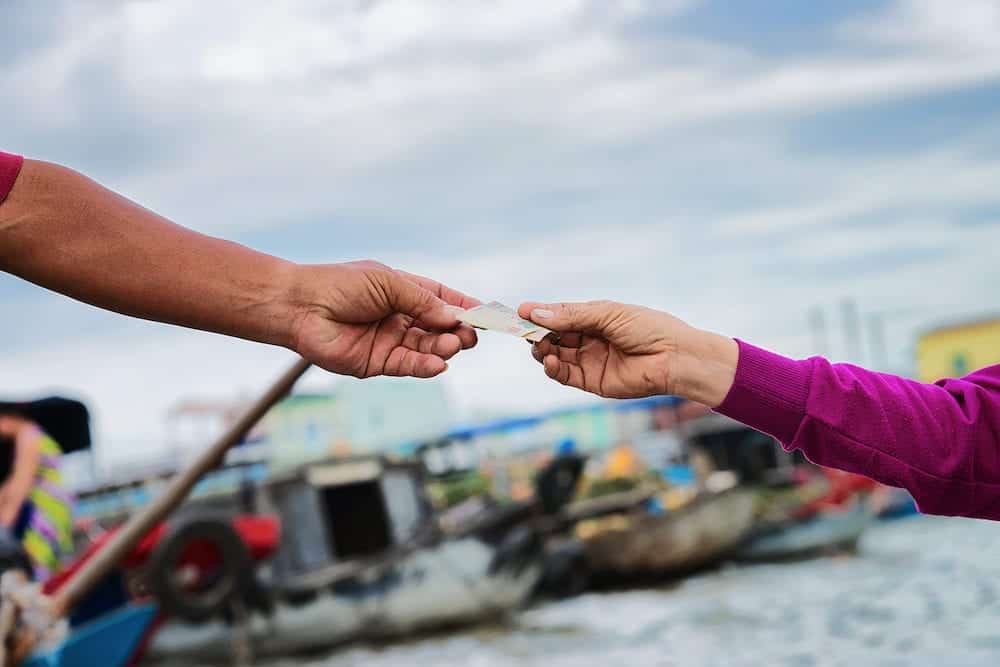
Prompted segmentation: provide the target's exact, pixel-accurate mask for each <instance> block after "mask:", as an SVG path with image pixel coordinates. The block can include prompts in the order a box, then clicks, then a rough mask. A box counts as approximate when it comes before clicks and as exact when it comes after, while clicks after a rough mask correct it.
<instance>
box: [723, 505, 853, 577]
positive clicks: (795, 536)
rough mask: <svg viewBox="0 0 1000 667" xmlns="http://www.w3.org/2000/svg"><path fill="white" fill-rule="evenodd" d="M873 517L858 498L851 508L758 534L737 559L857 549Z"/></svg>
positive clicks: (759, 559) (784, 557)
mask: <svg viewBox="0 0 1000 667" xmlns="http://www.w3.org/2000/svg"><path fill="white" fill-rule="evenodd" d="M871 521H872V513H871V511H870V510H869V508H868V507H867V505H866V504H865V503H864V502H861V501H860V500H857V501H855V502H854V504H853V506H852V507H851V508H850V509H848V510H845V511H840V512H833V511H826V512H822V513H820V514H817V515H815V516H813V517H810V518H809V519H806V520H804V521H797V522H790V523H788V524H786V525H784V526H782V527H779V528H775V529H773V530H772V531H770V532H767V533H764V534H761V535H758V536H757V537H755V538H754V539H753V540H751V541H750V542H749V543H747V544H746V545H745V546H744V547H743V548H742V549H740V551H739V552H738V553H737V554H736V559H737V560H740V561H745V562H763V561H780V560H794V559H800V558H809V557H812V556H818V555H823V554H830V553H838V552H853V551H855V550H856V549H857V544H858V540H859V539H860V538H861V535H862V533H863V532H864V530H865V528H867V527H868V525H869V524H870V523H871Z"/></svg>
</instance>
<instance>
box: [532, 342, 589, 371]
mask: <svg viewBox="0 0 1000 667" xmlns="http://www.w3.org/2000/svg"><path fill="white" fill-rule="evenodd" d="M535 348H536V350H537V353H538V354H539V355H540V356H541V357H542V358H543V359H544V358H545V357H547V356H549V355H550V354H551V355H554V356H556V357H559V361H568V362H569V363H571V364H577V365H579V364H580V348H578V347H563V346H562V345H553V344H552V343H548V342H547V341H542V342H540V343H538V344H537V345H536V346H535Z"/></svg>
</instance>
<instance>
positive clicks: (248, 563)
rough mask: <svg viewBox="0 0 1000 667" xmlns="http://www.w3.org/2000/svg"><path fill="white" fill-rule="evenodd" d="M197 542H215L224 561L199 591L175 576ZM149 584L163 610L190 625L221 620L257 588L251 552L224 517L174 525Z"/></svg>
mask: <svg viewBox="0 0 1000 667" xmlns="http://www.w3.org/2000/svg"><path fill="white" fill-rule="evenodd" d="M194 542H203V543H204V542H207V543H211V544H213V545H214V546H215V548H216V549H217V550H218V553H219V556H220V558H221V561H222V562H221V565H220V567H219V572H218V576H217V577H215V578H214V580H213V581H212V582H211V583H210V585H209V586H208V587H206V588H201V589H199V590H189V589H186V588H185V587H184V586H183V585H181V583H180V582H179V581H178V580H177V578H176V577H175V576H174V572H175V570H176V569H177V564H178V562H179V561H180V559H181V557H182V556H183V555H184V552H185V550H186V549H187V547H188V546H189V545H191V544H192V543H194ZM148 581H149V590H150V592H151V593H152V595H153V597H154V598H155V599H156V601H157V603H158V604H159V605H160V606H161V608H162V609H163V611H164V612H165V613H166V614H168V615H169V616H170V617H172V618H176V619H180V620H182V621H186V622H188V623H201V622H204V621H207V620H209V619H211V618H218V617H222V616H223V615H224V614H225V613H226V612H227V611H228V610H229V609H230V608H231V606H232V603H233V601H234V600H237V599H239V600H241V601H243V602H248V601H249V600H250V598H251V597H252V595H253V592H254V591H255V589H256V582H255V580H254V569H253V560H252V559H251V557H250V552H249V551H248V550H247V547H246V545H245V544H244V543H243V540H242V539H240V536H239V535H238V534H237V533H236V531H235V530H234V529H233V527H232V524H231V523H230V522H229V521H228V520H226V519H219V518H197V517H195V518H190V519H187V520H182V521H179V522H177V523H176V524H173V525H171V526H170V527H169V528H168V529H167V532H166V534H165V535H164V536H163V539H162V540H161V541H160V543H159V544H158V545H157V546H156V549H155V550H154V551H153V554H152V557H151V558H150V561H149V575H148Z"/></svg>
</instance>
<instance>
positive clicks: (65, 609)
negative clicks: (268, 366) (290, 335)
mask: <svg viewBox="0 0 1000 667" xmlns="http://www.w3.org/2000/svg"><path fill="white" fill-rule="evenodd" d="M309 366H310V364H309V362H308V361H306V360H305V359H299V360H298V361H296V362H295V364H294V365H293V366H292V367H291V368H289V369H288V370H287V371H285V374H284V375H282V376H281V377H280V378H279V379H278V381H277V382H275V383H274V384H273V385H271V388H270V389H268V391H267V393H265V394H264V395H263V396H261V397H260V398H259V399H258V400H257V401H256V402H255V403H254V404H253V405H252V406H250V408H249V409H248V410H247V411H246V412H245V413H244V414H243V415H242V416H241V417H240V418H239V419H238V420H237V421H236V423H235V424H233V425H232V426H231V427H230V428H229V430H227V431H226V432H225V433H223V434H222V436H221V437H220V438H219V439H218V440H217V441H216V442H215V443H214V444H213V445H212V446H211V447H209V448H208V449H206V450H205V451H204V452H203V453H202V454H201V455H200V456H199V457H198V458H197V459H195V461H194V462H192V463H191V465H190V466H188V467H187V468H186V469H185V470H183V471H181V472H180V473H179V474H177V475H176V476H175V477H174V478H173V479H172V480H171V481H170V484H169V485H168V486H167V488H166V489H164V491H163V493H162V494H160V496H159V497H157V498H156V500H154V501H153V502H152V503H150V504H149V505H148V506H147V507H145V508H143V509H142V510H140V511H138V512H136V513H135V514H133V515H132V517H131V518H129V520H128V521H127V522H126V523H125V525H124V526H122V528H121V529H120V530H118V532H116V533H115V535H114V537H113V538H111V541H110V542H109V543H108V544H107V546H105V547H104V548H103V549H101V550H100V551H98V552H97V554H95V555H94V557H93V558H91V559H90V560H89V561H87V562H86V563H85V564H84V566H83V567H82V568H81V569H80V571H79V572H78V573H77V575H76V576H75V577H73V578H72V579H70V581H69V583H67V584H66V586H64V587H63V588H62V589H61V590H60V591H59V592H58V593H57V594H56V595H55V596H54V597H53V600H52V606H51V607H50V609H51V614H52V617H53V618H62V617H64V616H66V615H67V614H68V613H69V612H70V610H72V609H73V607H74V606H76V604H77V603H79V602H80V600H82V599H83V598H84V597H85V596H86V595H87V594H88V593H89V592H90V591H91V590H92V589H93V588H94V586H96V585H97V584H99V583H100V582H101V581H103V580H104V578H105V577H106V576H107V575H108V574H109V573H110V572H111V571H112V570H113V569H114V568H116V567H117V566H118V564H119V563H120V562H121V560H122V559H124V558H125V557H126V556H127V555H128V554H129V553H131V551H132V550H133V549H134V548H135V547H136V545H137V544H139V542H140V541H141V540H142V538H144V537H145V536H146V535H147V534H148V533H149V531H150V530H152V529H153V527H154V526H156V525H157V524H158V523H160V522H161V521H163V520H164V519H165V518H166V517H167V516H169V515H170V514H171V513H172V512H173V511H174V510H175V509H177V508H178V507H179V506H180V505H181V503H183V502H184V501H185V500H186V499H187V497H188V494H190V493H191V490H192V489H193V488H194V486H195V485H196V484H197V483H198V482H199V481H200V480H201V478H202V477H204V476H205V474H206V473H208V472H211V471H212V470H214V469H215V468H217V467H218V466H219V465H221V464H222V461H223V460H224V458H225V456H226V452H227V451H228V450H229V449H230V448H231V447H233V446H234V445H236V444H238V443H240V442H241V441H242V440H243V439H244V438H245V437H246V435H247V433H249V432H250V429H252V428H253V427H254V425H255V424H256V423H257V422H258V421H260V419H261V418H262V417H263V416H264V415H265V413H267V411H268V410H270V409H271V408H272V407H274V405H275V404H276V403H277V402H278V401H280V400H281V399H282V398H284V397H285V395H287V394H288V392H289V391H291V389H292V387H293V386H294V385H295V382H296V381H297V380H298V379H299V378H300V377H302V375H303V374H304V373H305V372H306V371H307V370H309Z"/></svg>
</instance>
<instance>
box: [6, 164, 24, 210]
mask: <svg viewBox="0 0 1000 667" xmlns="http://www.w3.org/2000/svg"><path fill="white" fill-rule="evenodd" d="M23 163H24V158H22V157H21V156H20V155H11V154H10V153H4V152H0V204H2V203H3V202H4V200H5V199H7V195H8V194H10V190H11V188H13V187H14V181H16V180H17V175H18V174H20V173H21V165H22V164H23Z"/></svg>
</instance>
